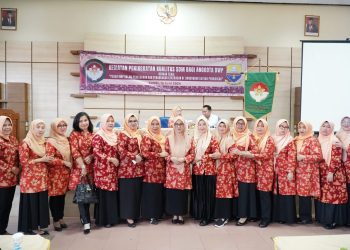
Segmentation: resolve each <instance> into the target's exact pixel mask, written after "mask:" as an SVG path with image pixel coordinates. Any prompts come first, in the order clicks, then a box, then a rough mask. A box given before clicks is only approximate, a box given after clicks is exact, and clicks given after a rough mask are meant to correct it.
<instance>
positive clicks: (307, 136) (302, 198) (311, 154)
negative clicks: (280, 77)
mask: <svg viewBox="0 0 350 250" xmlns="http://www.w3.org/2000/svg"><path fill="white" fill-rule="evenodd" d="M298 132H299V136H297V137H295V138H294V141H295V145H296V148H297V160H298V165H297V168H296V185H297V186H296V188H297V195H298V196H299V219H298V223H300V224H310V223H312V215H311V210H312V209H311V203H312V200H311V198H312V197H314V198H319V197H320V194H321V189H320V167H319V163H320V161H321V160H322V150H321V145H320V143H319V142H318V140H317V139H316V138H314V137H313V134H314V133H313V131H312V126H311V124H310V123H308V122H305V121H301V122H299V123H298Z"/></svg>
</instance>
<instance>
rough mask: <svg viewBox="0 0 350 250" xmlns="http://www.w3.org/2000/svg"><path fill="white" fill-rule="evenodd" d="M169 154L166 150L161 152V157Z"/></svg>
mask: <svg viewBox="0 0 350 250" xmlns="http://www.w3.org/2000/svg"><path fill="white" fill-rule="evenodd" d="M168 155H169V154H168V152H166V151H163V152H161V153H159V157H167V156H168Z"/></svg>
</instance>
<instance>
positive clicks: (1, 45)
mask: <svg viewBox="0 0 350 250" xmlns="http://www.w3.org/2000/svg"><path fill="white" fill-rule="evenodd" d="M4 61H5V41H0V62H4Z"/></svg>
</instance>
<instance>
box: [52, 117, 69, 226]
mask: <svg viewBox="0 0 350 250" xmlns="http://www.w3.org/2000/svg"><path fill="white" fill-rule="evenodd" d="M66 131H67V122H66V121H65V120H64V119H62V118H57V119H55V120H54V121H53V122H52V123H51V130H50V135H49V138H48V139H47V142H46V154H47V156H49V157H52V158H53V160H52V161H51V162H50V163H49V164H48V167H49V197H50V199H49V205H50V210H51V215H52V217H53V226H54V229H55V231H62V229H63V228H67V224H66V223H65V222H64V220H63V217H64V205H65V197H66V192H67V191H68V182H69V175H70V169H71V168H72V158H71V152H70V145H69V141H68V138H67V137H66Z"/></svg>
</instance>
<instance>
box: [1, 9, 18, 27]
mask: <svg viewBox="0 0 350 250" xmlns="http://www.w3.org/2000/svg"><path fill="white" fill-rule="evenodd" d="M1 29H2V30H16V29H17V9H15V8H1Z"/></svg>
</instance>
